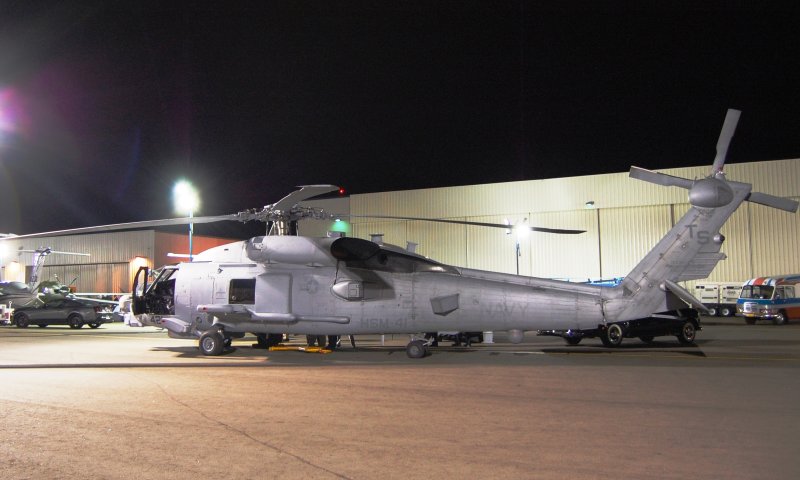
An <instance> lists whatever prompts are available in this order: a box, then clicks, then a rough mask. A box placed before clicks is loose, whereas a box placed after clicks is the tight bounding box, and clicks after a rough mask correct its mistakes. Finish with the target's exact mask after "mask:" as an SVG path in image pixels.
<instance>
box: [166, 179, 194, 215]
mask: <svg viewBox="0 0 800 480" xmlns="http://www.w3.org/2000/svg"><path fill="white" fill-rule="evenodd" d="M172 198H173V201H174V202H175V211H176V212H178V213H186V214H189V215H191V214H192V213H194V212H196V211H197V209H198V208H200V197H199V196H198V195H197V190H195V189H194V187H193V186H192V184H191V183H189V182H187V181H186V180H181V181H179V182H178V183H176V184H175V188H173V189H172Z"/></svg>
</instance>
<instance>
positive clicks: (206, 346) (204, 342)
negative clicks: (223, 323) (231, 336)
mask: <svg viewBox="0 0 800 480" xmlns="http://www.w3.org/2000/svg"><path fill="white" fill-rule="evenodd" d="M224 349H225V337H223V336H222V333H220V332H219V331H218V330H209V331H207V332H205V333H203V334H202V335H201V336H200V351H201V352H203V355H208V356H214V355H219V354H221V353H222V351H223V350H224Z"/></svg>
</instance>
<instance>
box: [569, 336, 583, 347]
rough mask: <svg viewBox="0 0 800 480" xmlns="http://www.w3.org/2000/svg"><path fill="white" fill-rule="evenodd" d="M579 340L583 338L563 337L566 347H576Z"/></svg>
mask: <svg viewBox="0 0 800 480" xmlns="http://www.w3.org/2000/svg"><path fill="white" fill-rule="evenodd" d="M581 340H583V337H579V336H577V335H576V336H571V337H564V341H565V342H567V345H577V344H579V343H581Z"/></svg>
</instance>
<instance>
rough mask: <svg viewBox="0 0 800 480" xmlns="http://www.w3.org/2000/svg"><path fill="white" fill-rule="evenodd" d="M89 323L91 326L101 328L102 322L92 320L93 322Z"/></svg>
mask: <svg viewBox="0 0 800 480" xmlns="http://www.w3.org/2000/svg"><path fill="white" fill-rule="evenodd" d="M88 325H89V328H99V327H100V324H99V323H97V322H92V323H89V324H88Z"/></svg>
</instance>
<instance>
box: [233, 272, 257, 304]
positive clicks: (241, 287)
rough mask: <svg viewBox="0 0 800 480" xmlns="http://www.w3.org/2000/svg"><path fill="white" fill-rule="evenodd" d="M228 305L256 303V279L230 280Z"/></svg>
mask: <svg viewBox="0 0 800 480" xmlns="http://www.w3.org/2000/svg"><path fill="white" fill-rule="evenodd" d="M228 291H229V292H230V298H229V299H228V302H229V303H247V304H254V303H256V279H255V278H234V279H233V280H231V285H230V289H229V290H228Z"/></svg>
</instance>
